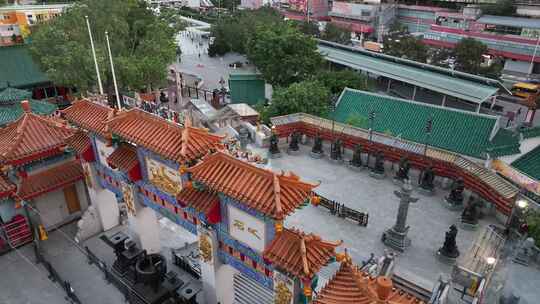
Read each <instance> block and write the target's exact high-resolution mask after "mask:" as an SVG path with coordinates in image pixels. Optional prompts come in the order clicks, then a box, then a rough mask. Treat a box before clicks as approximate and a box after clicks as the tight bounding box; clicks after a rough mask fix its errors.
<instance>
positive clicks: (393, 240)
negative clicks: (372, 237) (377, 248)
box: [382, 228, 411, 252]
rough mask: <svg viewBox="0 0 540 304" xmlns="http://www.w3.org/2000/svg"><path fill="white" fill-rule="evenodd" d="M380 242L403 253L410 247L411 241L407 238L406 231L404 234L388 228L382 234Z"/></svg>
mask: <svg viewBox="0 0 540 304" xmlns="http://www.w3.org/2000/svg"><path fill="white" fill-rule="evenodd" d="M382 242H383V243H384V244H385V245H386V246H388V247H390V248H393V249H395V250H397V251H399V252H404V251H405V249H406V248H407V247H409V246H411V239H409V238H408V237H407V230H405V232H399V231H396V230H394V228H390V229H388V230H386V231H385V232H383V235H382Z"/></svg>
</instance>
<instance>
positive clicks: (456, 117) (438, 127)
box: [333, 88, 519, 158]
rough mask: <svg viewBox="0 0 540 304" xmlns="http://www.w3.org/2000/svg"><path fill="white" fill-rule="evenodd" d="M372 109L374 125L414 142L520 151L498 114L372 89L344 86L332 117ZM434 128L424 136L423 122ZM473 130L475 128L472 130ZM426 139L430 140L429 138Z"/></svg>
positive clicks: (475, 152)
mask: <svg viewBox="0 0 540 304" xmlns="http://www.w3.org/2000/svg"><path fill="white" fill-rule="evenodd" d="M372 111H373V112H375V119H374V120H373V129H374V130H375V131H378V132H381V133H383V132H390V133H391V134H392V135H394V136H397V137H400V138H404V139H407V140H410V141H414V142H417V143H425V142H427V143H428V144H429V145H431V146H434V147H438V148H441V149H444V150H448V151H452V152H456V153H459V154H462V155H468V156H472V157H475V158H485V157H486V156H487V155H488V154H489V156H490V157H497V156H501V155H507V154H516V153H519V137H518V136H517V135H516V136H513V135H512V134H513V133H512V132H511V131H507V130H504V129H501V128H500V127H499V122H498V118H497V117H496V116H489V115H484V114H477V113H473V112H467V111H460V110H455V109H450V108H446V107H440V106H435V105H429V104H424V103H419V102H414V101H410V100H405V99H400V98H394V97H388V96H384V95H378V94H374V93H369V92H364V91H357V90H352V89H348V88H347V89H345V90H344V91H343V93H342V94H341V97H340V99H339V100H338V103H337V108H336V111H335V113H334V114H333V115H334V118H335V119H336V120H337V121H340V122H343V123H346V122H347V121H348V119H349V118H350V117H351V116H354V115H358V116H359V117H362V118H364V119H365V126H364V127H365V128H368V127H369V126H368V122H367V118H368V117H369V115H370V112H372ZM429 119H431V120H432V124H433V128H432V131H431V134H430V135H429V138H428V137H427V136H426V130H425V129H426V123H427V121H428V120H429ZM471 130H474V132H471ZM428 141H429V142H428Z"/></svg>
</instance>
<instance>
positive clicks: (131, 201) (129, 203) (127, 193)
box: [122, 184, 137, 216]
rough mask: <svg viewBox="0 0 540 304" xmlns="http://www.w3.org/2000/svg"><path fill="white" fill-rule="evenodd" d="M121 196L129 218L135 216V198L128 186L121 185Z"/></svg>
mask: <svg viewBox="0 0 540 304" xmlns="http://www.w3.org/2000/svg"><path fill="white" fill-rule="evenodd" d="M122 194H123V197H124V203H126V207H127V211H128V214H129V215H131V216H136V215H137V209H136V208H135V198H134V197H133V191H132V189H131V187H130V186H128V185H126V184H124V185H122Z"/></svg>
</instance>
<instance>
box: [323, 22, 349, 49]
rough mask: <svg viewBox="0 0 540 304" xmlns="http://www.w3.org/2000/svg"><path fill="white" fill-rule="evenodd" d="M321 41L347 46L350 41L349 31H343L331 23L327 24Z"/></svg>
mask: <svg viewBox="0 0 540 304" xmlns="http://www.w3.org/2000/svg"><path fill="white" fill-rule="evenodd" d="M321 39H323V40H328V41H332V42H336V43H342V44H348V43H349V42H350V41H351V31H349V30H346V29H343V28H341V27H339V26H337V25H335V24H333V23H330V22H328V23H327V24H326V27H325V28H324V31H323V32H322V35H321Z"/></svg>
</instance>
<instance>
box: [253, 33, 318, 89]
mask: <svg viewBox="0 0 540 304" xmlns="http://www.w3.org/2000/svg"><path fill="white" fill-rule="evenodd" d="M246 49H247V57H248V59H249V60H250V61H251V62H253V64H255V66H257V68H258V69H259V71H261V73H262V75H263V77H264V79H265V80H266V81H267V82H268V83H270V84H272V85H273V86H287V85H289V84H290V83H293V82H298V81H302V80H304V79H308V78H309V77H310V76H311V75H313V74H314V73H315V71H316V70H317V69H319V68H320V66H321V64H322V60H323V59H322V56H321V54H320V53H319V52H317V42H316V41H315V39H313V38H312V37H309V36H306V35H304V34H302V33H301V32H300V31H298V30H297V29H296V28H294V27H292V26H289V25H288V24H279V25H276V26H274V27H262V26H260V27H257V28H256V29H255V32H254V33H253V35H252V36H251V37H250V38H249V40H248V42H247V46H246Z"/></svg>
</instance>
